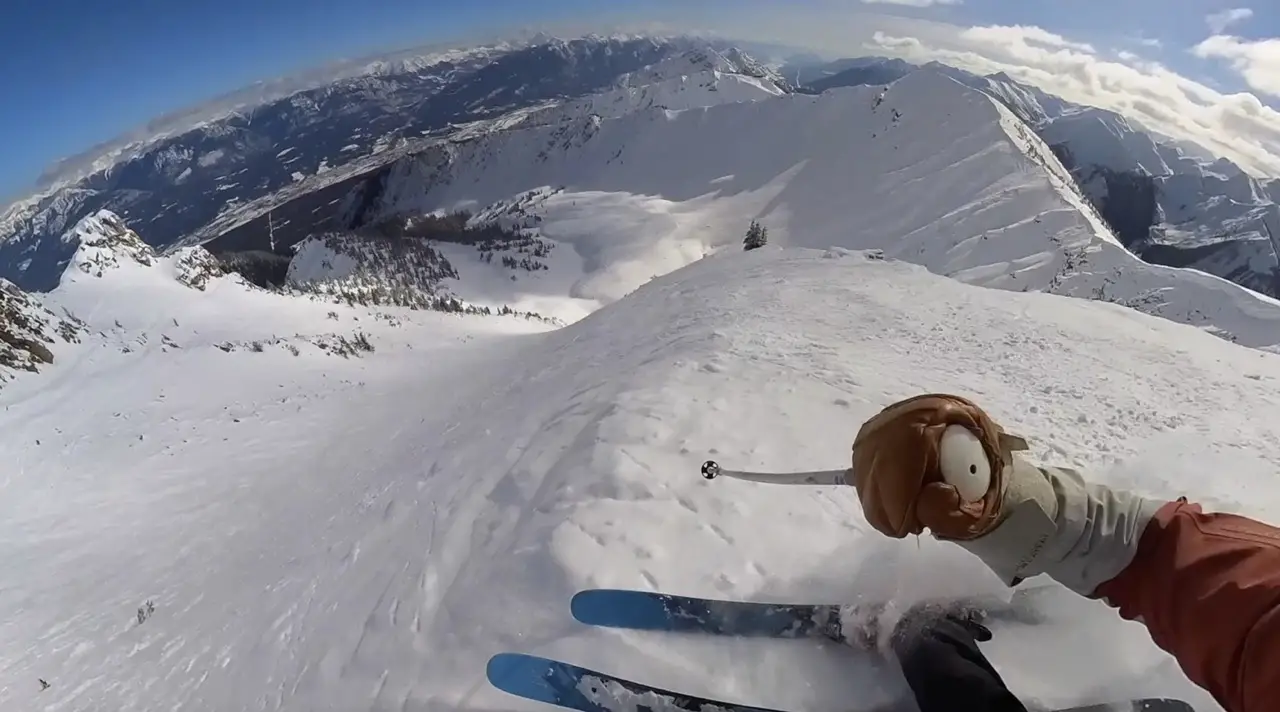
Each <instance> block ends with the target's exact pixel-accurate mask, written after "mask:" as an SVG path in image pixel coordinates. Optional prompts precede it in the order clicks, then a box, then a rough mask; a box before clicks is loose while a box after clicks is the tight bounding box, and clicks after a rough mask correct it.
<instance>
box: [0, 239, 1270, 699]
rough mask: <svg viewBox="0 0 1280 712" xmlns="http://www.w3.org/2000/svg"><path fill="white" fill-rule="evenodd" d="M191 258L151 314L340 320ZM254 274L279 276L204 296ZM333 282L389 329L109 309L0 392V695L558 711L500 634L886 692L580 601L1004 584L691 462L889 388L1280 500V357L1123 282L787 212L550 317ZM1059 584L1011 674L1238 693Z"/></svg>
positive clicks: (631, 667)
mask: <svg viewBox="0 0 1280 712" xmlns="http://www.w3.org/2000/svg"><path fill="white" fill-rule="evenodd" d="M157 288H158V287H157ZM175 289H177V288H175ZM188 292H189V295H188V296H187V297H184V298H185V299H187V300H188V301H187V302H183V301H182V299H179V298H178V292H176V291H175V292H174V294H172V295H170V297H171V298H170V299H168V300H166V301H165V302H161V303H160V306H157V303H156V302H155V300H154V299H149V300H146V301H143V302H139V303H137V305H136V308H137V309H138V310H139V312H141V311H142V310H143V309H144V308H146V309H149V310H152V311H148V313H153V312H154V314H155V322H159V321H160V320H161V319H162V318H163V317H164V315H165V307H166V306H167V307H168V308H171V309H173V310H175V311H178V310H184V313H187V314H188V315H190V314H192V313H199V310H198V309H196V308H195V306H196V305H197V304H203V305H204V306H205V315H204V316H203V317H200V318H199V319H197V318H196V317H193V316H192V317H189V318H188V319H187V321H190V322H191V324H190V326H188V327H187V328H190V329H192V330H201V331H214V330H215V329H216V328H218V325H219V324H221V328H224V329H230V328H232V326H233V324H231V323H230V322H235V323H237V324H239V328H242V329H245V330H248V331H254V330H257V331H263V332H267V331H270V330H271V329H273V328H275V326H276V325H275V324H272V323H270V322H271V321H272V320H273V319H276V318H281V319H283V317H270V316H267V315H268V313H270V312H269V310H268V308H267V307H268V305H266V304H265V303H259V302H260V300H268V299H270V300H274V301H275V302H278V303H274V304H272V305H270V306H271V308H273V309H283V310H284V311H290V310H292V312H291V314H290V315H289V319H291V320H292V322H293V323H294V325H295V328H296V324H298V323H300V322H306V320H307V319H310V320H311V321H310V322H307V323H310V324H311V325H312V327H311V328H314V329H316V330H320V329H322V328H330V327H331V326H332V324H333V322H332V320H330V319H327V318H326V316H325V314H326V312H327V311H329V310H330V309H331V308H333V307H331V306H330V305H326V304H324V303H312V302H307V301H305V300H287V299H285V298H283V297H276V296H274V295H267V294H263V293H257V292H249V291H247V290H243V288H238V287H237V288H236V289H232V288H231V286H228V285H225V284H220V285H218V286H217V288H216V289H214V290H212V291H211V293H209V294H202V293H196V292H190V291H189V290H188ZM188 292H183V293H182V294H188ZM68 294H70V292H68ZM231 295H237V296H235V297H234V298H233V297H232V296H231ZM55 296H57V295H55ZM83 297H84V298H86V299H87V298H88V297H87V295H83ZM63 298H64V299H70V298H71V297H70V296H64V297H63ZM236 300H242V301H244V302H246V303H256V304H257V309H255V310H253V311H248V312H246V311H243V309H245V308H247V307H245V306H238V307H236V308H233V309H228V310H226V311H224V312H218V311H216V310H214V309H213V305H215V304H222V305H226V304H235V302H236ZM286 304H287V305H292V306H289V307H287V308H286ZM156 309H159V311H154V310H156ZM246 313H249V314H256V313H261V314H263V318H264V319H265V320H266V321H267V322H268V323H266V324H265V325H263V324H256V323H243V322H244V319H243V316H242V315H243V314H246ZM341 314H342V316H341V318H342V320H343V323H344V324H345V325H346V327H350V326H351V322H350V321H349V320H351V319H354V318H356V317H359V318H360V319H361V328H366V329H367V330H368V331H369V333H371V334H372V337H373V340H374V342H375V343H376V345H377V346H378V350H377V351H376V352H375V353H373V354H369V355H366V356H364V357H363V358H358V359H351V360H343V359H339V358H335V357H331V356H324V355H320V354H319V353H318V352H316V351H315V350H311V351H306V352H304V353H303V355H302V356H297V357H295V356H292V355H290V354H288V353H287V352H285V351H283V350H280V349H274V350H271V349H269V350H268V351H266V352H265V353H251V352H248V351H237V352H233V353H230V354H226V353H222V352H221V351H219V350H217V349H214V348H212V347H209V346H203V347H192V348H187V349H183V350H179V351H171V352H168V353H162V352H161V351H160V350H159V349H155V348H152V349H149V350H141V351H135V352H133V353H129V354H122V353H119V352H118V350H116V349H113V348H108V347H103V346H101V345H99V344H94V343H88V342H87V343H86V344H85V345H82V346H81V347H79V350H78V351H75V352H74V353H73V354H72V355H71V357H70V358H68V360H67V362H66V363H59V364H58V365H57V366H56V367H54V368H51V369H50V370H49V372H48V373H45V374H42V375H41V376H39V377H33V378H24V379H20V380H19V381H17V382H16V383H15V384H14V385H13V386H11V387H10V388H8V389H6V390H4V391H0V404H3V405H4V406H5V407H4V410H3V411H2V412H0V432H3V433H4V434H5V437H4V440H3V441H0V455H3V458H4V461H5V462H6V463H9V467H8V468H6V471H5V473H4V480H5V482H4V484H5V492H6V497H5V498H4V500H3V504H0V507H3V511H2V512H0V536H2V537H3V539H4V544H5V551H6V563H7V575H6V581H7V583H6V586H5V587H3V588H0V607H2V609H3V610H4V611H6V612H7V615H6V616H5V618H4V622H3V630H0V635H3V636H4V640H6V641H7V644H6V646H5V647H4V648H3V652H2V653H0V655H2V656H3V657H2V658H0V705H3V706H4V707H6V708H8V707H25V706H27V705H31V704H37V703H38V704H39V705H42V706H43V707H44V708H47V709H57V710H90V709H103V708H108V709H113V710H142V709H155V708H157V707H178V708H182V709H209V710H214V709H219V710H221V709H261V710H277V709H288V710H314V709H325V710H486V711H490V710H518V709H536V707H535V706H534V705H532V704H531V703H525V702H524V701H521V700H514V699H512V698H509V697H506V696H504V695H501V694H500V693H497V692H496V691H494V690H492V689H490V688H488V686H487V684H486V683H485V682H484V678H483V669H484V661H485V660H486V659H487V657H488V656H489V655H490V654H492V653H495V652H498V651H501V650H515V651H524V652H534V653H542V654H550V655H553V656H559V657H563V658H566V659H568V660H570V661H572V662H578V663H585V664H588V665H591V666H592V667H595V668H597V669H602V670H607V671H611V672H617V673H621V674H623V675H624V676H627V677H631V678H634V679H638V680H641V681H644V682H649V683H651V684H657V685H663V686H670V687H673V688H676V689H680V690H683V691H686V692H689V693H693V694H703V695H708V696H715V697H723V698H726V699H730V700H739V701H742V702H747V703H751V704H757V705H764V706H775V707H779V708H783V709H789V710H803V709H841V710H859V709H871V708H873V707H874V706H876V705H879V704H882V703H885V702H886V701H889V700H892V699H896V698H898V697H900V695H901V694H902V693H903V683H902V682H901V680H900V678H899V677H897V676H896V675H897V674H896V673H895V672H893V671H892V670H888V671H885V670H882V669H879V668H877V667H876V666H873V665H871V664H869V663H868V661H867V660H866V659H865V658H862V657H860V656H859V654H857V653H854V652H852V651H847V650H839V649H831V648H824V647H823V646H820V645H817V644H814V643H813V642H812V641H808V642H806V641H761V640H752V641H732V640H723V639H720V640H711V639H698V638H696V637H675V636H662V635H645V634H638V633H625V632H618V631H604V630H591V629H584V628H582V627H581V626H578V625H576V624H574V623H573V622H572V621H571V619H570V618H569V615H568V599H569V596H570V595H571V594H572V593H573V592H574V591H575V590H577V589H579V588H582V587H585V586H624V587H640V588H657V589H662V590H666V591H671V592H680V593H688V594H694V595H709V596H728V597H744V598H748V597H749V598H776V599H783V600H800V601H854V600H857V599H858V598H859V597H870V598H876V597H884V596H891V597H893V598H894V599H895V600H897V601H899V602H900V603H902V604H903V605H905V604H906V603H908V602H909V601H910V600H911V599H912V598H913V597H921V596H933V595H939V594H945V593H957V594H959V593H971V592H974V591H984V592H998V591H1002V590H1003V588H1002V587H1001V586H999V584H998V583H997V582H996V581H995V580H994V578H992V577H991V576H990V575H989V574H987V573H986V572H985V570H984V569H981V568H979V567H978V566H977V565H976V563H975V562H974V560H972V559H970V558H968V557H967V555H965V554H963V553H962V552H960V551H959V550H958V549H954V548H951V547H947V546H944V545H941V544H938V543H936V542H933V541H931V540H928V539H921V540H919V541H918V542H917V541H910V540H908V541H905V542H897V541H888V540H885V539H883V538H881V537H880V536H878V535H876V534H874V532H871V531H870V530H869V528H868V527H867V525H866V524H865V522H864V520H863V518H862V516H861V514H860V512H859V510H858V507H857V501H856V496H855V493H854V492H853V491H852V490H847V489H805V488H777V487H773V488H770V487H767V486H762V485H752V484H749V483H738V482H728V481H725V482H721V481H717V482H712V483H709V482H706V481H704V480H702V478H701V477H699V476H698V474H697V466H698V464H699V463H700V462H701V461H702V460H703V459H705V458H707V457H715V458H717V459H720V460H721V461H722V462H723V463H725V464H726V466H733V467H743V468H757V469H810V468H829V467H838V466H841V465H842V464H843V463H844V462H845V461H846V459H847V453H848V447H849V443H850V441H851V439H852V436H853V433H854V432H855V430H856V428H857V426H858V425H859V424H860V423H861V421H862V420H863V419H865V418H866V417H868V416H869V415H871V414H872V413H874V412H875V411H876V410H877V409H878V408H880V407H882V406H884V405H886V404H888V403H889V402H892V401H893V400H896V399H898V398H901V397H904V396H907V395H911V394H914V393H917V392H920V391H929V390H946V391H954V392H958V393H961V394H964V395H968V396H971V397H974V398H977V399H978V400H979V401H980V402H981V403H983V404H984V405H985V406H986V407H987V408H988V409H989V410H990V411H991V412H992V414H993V415H994V416H995V417H996V418H997V419H998V420H1000V421H1001V422H1003V423H1004V424H1006V426H1007V427H1009V428H1010V429H1011V430H1013V431H1015V432H1018V433H1020V434H1022V435H1024V436H1027V437H1029V438H1030V439H1031V440H1032V443H1033V452H1032V454H1033V456H1035V457H1036V458H1038V459H1041V460H1043V461H1047V462H1053V463H1056V464H1068V465H1079V466H1085V467H1090V468H1100V469H1098V470H1096V471H1095V472H1096V475H1095V476H1098V477H1102V478H1104V479H1108V480H1110V481H1112V482H1120V483H1124V484H1133V485H1136V486H1139V487H1142V488H1143V489H1145V490H1147V491H1149V492H1151V493H1153V494H1159V495H1164V496H1169V497H1172V496H1176V495H1179V494H1184V493H1186V494H1189V495H1192V496H1193V497H1196V498H1198V499H1200V500H1202V501H1205V502H1206V503H1207V504H1209V505H1211V506H1214V505H1225V506H1230V507H1232V508H1235V509H1237V510H1240V511H1244V512H1247V513H1251V514H1256V515H1261V516H1264V517H1271V518H1273V519H1275V518H1280V490H1278V489H1277V488H1276V487H1275V485H1274V481H1275V475H1274V467H1275V465H1276V464H1277V460H1278V459H1280V457H1278V456H1276V455H1274V454H1272V453H1273V452H1274V449H1273V448H1271V444H1272V443H1274V442H1275V440H1276V438H1277V435H1280V433H1278V432H1277V430H1280V426H1277V425H1275V422H1276V419H1275V418H1273V417H1269V414H1274V413H1276V412H1277V409H1278V407H1280V406H1278V405H1277V403H1278V401H1280V386H1278V385H1277V384H1280V360H1278V359H1280V357H1277V356H1275V355H1271V354H1267V353H1264V352H1261V351H1256V350H1250V349H1245V348H1241V347H1238V346H1234V345H1231V344H1228V343H1226V342H1224V341H1222V340H1220V339H1217V338H1215V337H1213V336H1210V335H1208V334H1205V333H1204V332H1202V331H1200V330H1197V329H1195V328H1193V327H1189V326H1184V325H1178V324H1174V323H1172V322H1168V321H1165V320H1160V319H1157V318H1153V317H1147V316H1144V315H1141V314H1138V313H1136V312H1133V311H1130V310H1126V309H1123V308H1121V307H1117V306H1114V305H1110V304H1104V303H1096V302H1086V301H1081V300H1072V299H1067V298H1063V297H1055V296H1049V295H1043V294H1013V293H1008V292H1004V291H997V290H989V289H984V288H979V287H973V286H968V285H964V284H962V283H959V282H956V281H953V280H948V279H946V278H943V277H939V276H936V275H932V274H929V273H928V272H926V271H925V270H924V269H922V268H920V267H915V266H909V265H906V264H904V263H898V262H893V261H888V262H885V261H878V260H868V259H866V258H865V257H864V256H863V255H862V253H851V252H847V251H841V250H835V251H830V252H826V253H823V252H819V251H799V250H779V249H777V248H772V247H768V248H765V249H762V250H757V251H754V252H750V253H740V252H734V253H730V254H723V255H715V256H712V257H710V258H707V259H704V260H701V261H699V262H698V263H696V264H694V265H692V266H690V267H687V268H685V269H682V270H679V271H677V272H675V273H672V274H670V275H667V276H664V277H660V278H658V279H655V280H652V281H650V282H649V283H648V284H646V285H644V286H642V287H640V288H639V289H638V290H637V291H635V292H634V293H633V294H631V295H630V296H629V297H628V298H627V299H624V300H620V301H618V302H616V303H614V304H612V305H610V306H607V307H604V308H602V309H600V310H599V311H596V312H594V313H593V314H591V315H590V316H587V317H586V318H584V319H582V320H581V321H579V322H578V323H576V324H573V325H571V326H568V327H565V328H563V329H560V330H556V331H552V332H549V333H529V332H538V331H541V330H543V329H545V328H546V327H543V326H538V325H536V324H535V323H530V322H525V321H523V320H519V319H499V318H487V319H486V318H477V317H467V318H461V317H456V316H447V315H441V314H436V313H405V314H404V318H405V319H406V322H405V323H404V324H402V325H401V326H399V327H392V326H389V325H387V324H386V323H385V322H383V321H377V320H374V319H372V318H370V316H369V313H368V311H367V310H363V309H359V308H355V309H352V308H347V307H343V308H342V309H341ZM178 318H179V323H183V324H186V323H187V321H184V320H183V319H182V317H178ZM102 321H103V322H104V323H105V322H106V321H107V318H106V317H102ZM322 325H323V326H322ZM516 332H524V333H516ZM37 395H38V397H36V396H37ZM1117 460H1120V461H1123V462H1124V464H1123V465H1121V466H1119V467H1113V463H1114V462H1115V461H1117ZM1209 473H1212V475H1221V474H1222V473H1230V476H1229V477H1225V476H1210V474H1209ZM148 599H150V600H153V601H154V603H155V606H156V610H155V613H154V614H153V615H152V616H151V617H150V618H149V619H148V620H146V621H145V622H144V623H142V624H138V623H137V621H136V619H135V616H134V613H135V610H136V609H137V607H138V606H140V605H143V603H144V602H145V601H146V600H148ZM1051 613H1053V614H1054V615H1055V616H1060V617H1058V618H1055V619H1054V621H1053V622H1051V623H1049V624H1046V625H1044V626H1039V627H1037V628H1015V627H1010V628H1007V629H998V630H997V634H996V639H995V640H994V641H993V642H992V643H990V644H988V646H987V647H988V650H989V651H990V652H991V655H992V657H993V659H994V660H995V662H996V663H997V665H999V666H1000V669H1001V671H1002V673H1003V674H1004V675H1005V676H1006V678H1007V679H1008V681H1009V682H1010V684H1011V685H1012V686H1013V687H1014V689H1015V690H1017V691H1018V692H1019V693H1020V694H1023V695H1024V696H1026V697H1028V698H1035V699H1040V700H1043V701H1044V702H1046V703H1050V704H1067V703H1084V702H1088V701H1095V700H1100V699H1107V698H1110V697H1117V696H1128V695H1155V694H1161V695H1175V696H1181V697H1184V698H1187V699H1190V700H1192V701H1193V702H1195V703H1196V704H1197V705H1198V709H1200V710H1214V709H1217V708H1216V707H1215V706H1214V705H1213V704H1212V703H1211V702H1209V701H1208V700H1207V698H1206V696H1205V695H1204V694H1203V693H1201V692H1199V691H1198V690H1196V689H1195V688H1194V687H1192V686H1191V685H1190V683H1188V682H1186V680H1185V679H1184V678H1183V676H1182V675H1181V673H1180V672H1179V671H1178V670H1177V666H1176V665H1175V664H1174V662H1173V661H1172V659H1171V658H1169V657H1168V656H1166V655H1165V654H1163V653H1162V652H1160V651H1159V650H1158V649H1156V648H1155V647H1154V646H1153V644H1152V643H1151V642H1150V641H1149V638H1148V637H1147V635H1146V633H1145V631H1144V630H1143V629H1142V628H1141V627H1140V626H1138V625H1137V624H1132V623H1122V622H1120V621H1119V619H1118V618H1116V617H1115V616H1114V614H1113V613H1111V612H1110V611H1108V610H1106V609H1105V608H1104V607H1103V606H1102V605H1101V604H1099V603H1094V602H1088V601H1083V600H1079V599H1074V598H1072V597H1070V596H1064V597H1063V599H1062V600H1061V601H1058V602H1056V603H1055V607H1054V609H1053V610H1052V611H1051ZM37 678H44V679H47V680H49V681H50V682H51V683H52V685H53V687H51V688H50V689H49V690H45V691H43V692H40V691H39V690H38V685H37V683H36V680H37ZM33 701H35V702H33Z"/></svg>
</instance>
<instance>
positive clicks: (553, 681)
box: [485, 653, 1195, 712]
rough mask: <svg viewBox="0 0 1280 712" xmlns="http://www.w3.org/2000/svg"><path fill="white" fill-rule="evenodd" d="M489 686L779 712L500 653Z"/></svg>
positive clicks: (616, 707) (638, 704)
mask: <svg viewBox="0 0 1280 712" xmlns="http://www.w3.org/2000/svg"><path fill="white" fill-rule="evenodd" d="M485 675H486V677H488V679H489V684H491V685H493V686H494V687H495V688H497V689H499V690H501V691H503V692H505V693H507V694H509V695H515V696H516V697H522V698H524V699H527V700H532V701H535V702H545V703H546V704H549V705H555V706H557V707H561V708H564V709H567V710H574V712H623V711H636V710H648V711H649V712H781V711H780V710H774V709H769V708H767V707H753V706H750V705H744V704H739V703H737V702H728V701H725V700H715V699H709V698H706V697H698V696H696V695H688V694H685V693H682V692H677V691H675V690H668V689H664V688H661V687H653V686H652V685H646V684H644V683H641V682H636V681H634V680H628V679H625V678H621V677H617V676H616V675H610V674H608V673H603V672H599V671H597V670H591V669H589V668H584V667H580V666H578V665H573V664H571V663H566V662H563V661H560V660H553V659H551V658H544V657H539V656H536V655H526V654H523V653H498V654H497V655H494V656H493V657H492V658H490V659H489V664H488V665H487V666H486V668H485ZM1053 712H1195V710H1194V709H1193V708H1192V707H1191V705H1189V704H1187V703H1186V702H1183V701H1181V700H1175V699H1169V698H1144V699H1138V700H1129V701H1124V702H1118V703H1112V704H1102V705H1088V706H1084V707H1072V708H1070V709H1062V710H1055V711H1053Z"/></svg>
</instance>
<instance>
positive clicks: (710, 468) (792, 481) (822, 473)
mask: <svg viewBox="0 0 1280 712" xmlns="http://www.w3.org/2000/svg"><path fill="white" fill-rule="evenodd" d="M847 473H848V470H818V471H816V472H748V471H745V470H726V469H724V468H723V467H721V466H720V463H718V462H716V461H715V460H707V461H706V462H704V463H702V476H703V477H704V478H706V479H708V480H714V479H715V478H717V477H732V478H733V479H737V480H748V481H750V482H763V483H766V484H772V485H848V484H849V481H848V479H847V477H846V474H847Z"/></svg>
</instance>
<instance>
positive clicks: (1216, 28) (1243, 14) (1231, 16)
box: [1204, 7, 1253, 35]
mask: <svg viewBox="0 0 1280 712" xmlns="http://www.w3.org/2000/svg"><path fill="white" fill-rule="evenodd" d="M1251 17H1253V10H1250V9H1249V8H1247V7H1233V8H1231V9H1230V10H1223V11H1222V12H1215V13H1213V14H1211V15H1205V17H1204V21H1205V23H1206V24H1208V25H1209V29H1210V30H1213V34H1215V35H1220V34H1222V31H1223V30H1225V29H1227V28H1228V27H1230V26H1232V25H1234V24H1236V23H1237V22H1244V21H1245V20H1247V19H1249V18H1251Z"/></svg>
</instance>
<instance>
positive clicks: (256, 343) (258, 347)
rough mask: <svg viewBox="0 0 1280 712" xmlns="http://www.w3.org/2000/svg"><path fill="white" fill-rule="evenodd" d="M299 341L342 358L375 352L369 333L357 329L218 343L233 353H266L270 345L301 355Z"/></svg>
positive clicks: (218, 346) (219, 346)
mask: <svg viewBox="0 0 1280 712" xmlns="http://www.w3.org/2000/svg"><path fill="white" fill-rule="evenodd" d="M298 342H302V343H308V344H311V345H312V346H315V347H316V348H318V349H320V350H321V351H323V352H325V353H327V354H330V355H333V356H341V357H342V358H351V357H353V356H354V357H357V358H358V357H360V356H361V355H363V354H366V353H373V352H374V347H373V342H371V341H369V336H368V334H365V333H364V332H363V331H357V332H356V333H355V334H354V335H351V336H348V335H346V334H320V335H317V336H303V335H301V334H299V335H296V336H292V337H287V338H286V337H279V336H277V337H274V338H271V339H256V340H253V341H226V342H223V343H221V344H218V345H217V348H219V349H221V350H223V351H225V352H227V353H231V352H233V351H250V352H253V353H259V354H260V353H264V352H266V350H267V348H268V347H279V348H283V349H284V350H286V351H288V352H289V353H291V354H293V355H294V356H301V355H302V349H300V348H298Z"/></svg>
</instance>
